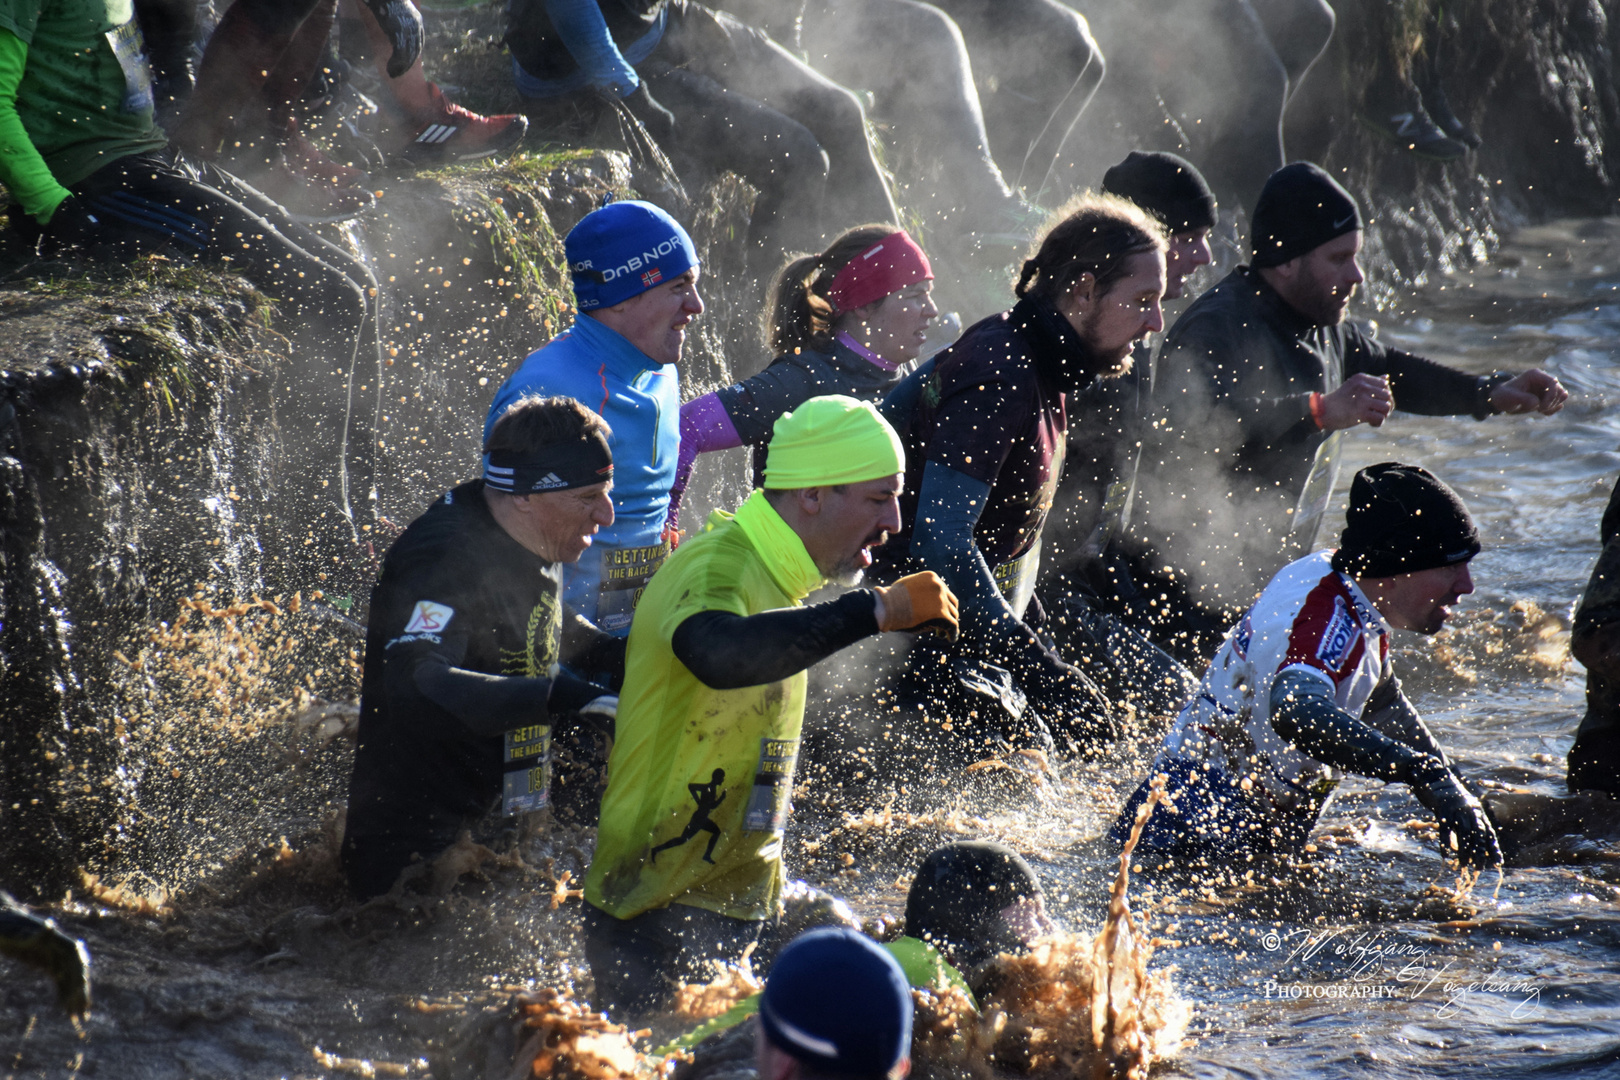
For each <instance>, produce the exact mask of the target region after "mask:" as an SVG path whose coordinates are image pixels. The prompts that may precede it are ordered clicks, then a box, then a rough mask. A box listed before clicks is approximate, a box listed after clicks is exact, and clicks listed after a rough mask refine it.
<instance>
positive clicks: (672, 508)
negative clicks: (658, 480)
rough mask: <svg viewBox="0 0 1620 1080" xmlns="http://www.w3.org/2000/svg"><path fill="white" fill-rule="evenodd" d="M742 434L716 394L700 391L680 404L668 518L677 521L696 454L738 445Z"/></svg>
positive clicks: (727, 448)
mask: <svg viewBox="0 0 1620 1080" xmlns="http://www.w3.org/2000/svg"><path fill="white" fill-rule="evenodd" d="M742 443H743V441H742V436H740V435H738V434H737V425H736V424H734V423H733V422H732V420H731V416H730V415H729V414H728V413H727V412H726V407H725V405H724V404H722V403H721V401H720V398H719V396H718V395H716V394H704V395H703V396H702V397H700V398H694V399H693V400H691V401H688V402H687V403H686V404H685V405H682V406H681V449H680V453H679V454H677V455H676V458H675V486H674V487H672V488H671V489H670V492H669V520H670V522H671V523H678V522H679V520H680V512H681V497H682V496H683V495H685V494H686V485H687V484H689V483H691V481H692V466H693V465H695V464H696V463H697V456H698V455H699V454H706V453H709V452H710V451H712V450H730V449H731V448H732V447H736V446H741V445H742Z"/></svg>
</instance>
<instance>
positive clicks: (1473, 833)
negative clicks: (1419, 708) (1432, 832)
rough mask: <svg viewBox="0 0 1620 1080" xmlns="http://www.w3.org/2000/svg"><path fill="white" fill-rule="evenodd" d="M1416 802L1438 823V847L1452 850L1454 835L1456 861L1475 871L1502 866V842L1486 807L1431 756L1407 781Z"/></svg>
mask: <svg viewBox="0 0 1620 1080" xmlns="http://www.w3.org/2000/svg"><path fill="white" fill-rule="evenodd" d="M1407 783H1409V784H1410V785H1411V786H1412V794H1413V795H1415V796H1417V801H1418V802H1420V803H1422V804H1423V805H1424V806H1426V807H1428V808H1429V810H1430V812H1431V813H1433V814H1434V816H1435V819H1436V820H1437V821H1439V822H1440V847H1441V848H1442V849H1443V850H1447V851H1449V850H1451V848H1452V844H1451V838H1452V837H1455V838H1456V855H1457V861H1458V862H1460V863H1462V865H1464V866H1467V867H1471V868H1473V869H1476V870H1483V869H1485V868H1486V867H1491V866H1501V865H1502V845H1501V843H1500V841H1498V840H1497V837H1496V828H1495V826H1493V825H1492V824H1491V818H1490V815H1489V814H1488V813H1486V811H1485V806H1484V804H1482V803H1481V802H1480V801H1479V800H1478V799H1477V798H1475V797H1474V795H1473V794H1472V793H1471V792H1470V791H1469V790H1468V789H1467V788H1466V787H1464V786H1463V784H1462V781H1461V780H1459V779H1458V778H1457V777H1456V775H1454V774H1453V773H1452V772H1451V770H1450V769H1447V768H1446V767H1445V766H1444V765H1442V764H1440V762H1439V760H1438V759H1436V758H1433V757H1430V758H1427V759H1426V760H1425V762H1424V763H1423V764H1422V765H1420V766H1418V768H1417V769H1415V770H1413V775H1412V776H1411V778H1410V779H1408V780H1407Z"/></svg>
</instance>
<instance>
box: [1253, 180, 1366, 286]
mask: <svg viewBox="0 0 1620 1080" xmlns="http://www.w3.org/2000/svg"><path fill="white" fill-rule="evenodd" d="M1359 228H1361V211H1360V210H1358V209H1357V208H1356V200H1355V198H1354V197H1353V196H1352V195H1351V194H1350V193H1349V192H1348V191H1346V190H1344V188H1343V187H1341V186H1340V185H1339V182H1338V181H1337V180H1335V179H1333V177H1331V176H1329V175H1328V174H1327V173H1325V172H1323V171H1322V170H1321V169H1319V168H1317V167H1316V166H1315V165H1312V164H1311V163H1310V162H1308V161H1296V162H1294V163H1293V164H1292V165H1284V166H1283V167H1282V168H1280V169H1278V170H1277V171H1276V172H1274V173H1272V174H1271V177H1270V179H1268V180H1267V181H1266V186H1265V187H1264V188H1262V189H1261V190H1260V201H1259V202H1257V203H1255V205H1254V222H1253V226H1252V233H1253V237H1254V258H1253V259H1252V260H1251V263H1252V265H1254V266H1281V265H1282V264H1283V263H1285V262H1287V261H1288V260H1290V259H1295V258H1298V257H1299V256H1301V255H1304V254H1305V253H1306V252H1308V251H1314V250H1315V249H1317V248H1319V247H1321V246H1322V245H1323V244H1325V243H1327V242H1328V241H1329V240H1333V239H1336V238H1338V237H1340V236H1343V235H1344V234H1345V233H1347V232H1353V231H1354V230H1356V229H1359Z"/></svg>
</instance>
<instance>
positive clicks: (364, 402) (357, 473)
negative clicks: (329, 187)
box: [72, 151, 382, 569]
mask: <svg viewBox="0 0 1620 1080" xmlns="http://www.w3.org/2000/svg"><path fill="white" fill-rule="evenodd" d="M72 191H73V194H74V195H75V196H76V197H77V198H78V199H79V200H80V201H82V202H83V203H84V205H85V207H86V208H87V209H88V210H89V211H90V212H91V213H93V214H95V215H96V216H97V217H98V218H99V219H100V220H101V221H102V224H103V229H104V232H105V236H104V238H103V240H102V243H101V244H100V245H98V251H97V255H99V256H103V257H111V258H116V259H119V260H123V261H127V260H129V259H131V258H134V257H136V256H139V255H146V254H162V255H167V256H171V257H175V256H178V257H182V258H186V259H195V260H197V261H200V262H207V263H213V264H216V265H223V266H226V267H229V268H231V269H239V270H240V271H241V273H242V276H244V277H246V278H247V279H248V280H249V281H251V282H253V284H254V285H256V286H257V287H258V288H259V290H260V291H261V292H263V293H265V294H266V295H267V296H269V297H270V298H272V299H273V300H275V301H276V302H277V303H279V304H282V305H284V306H285V307H287V308H288V309H289V310H291V311H292V312H294V313H295V314H296V315H297V316H299V318H300V319H301V320H302V321H303V322H304V323H305V324H306V326H307V327H308V328H309V329H310V330H311V331H312V333H311V334H310V335H309V336H307V337H306V336H305V335H303V334H302V333H300V334H296V335H294V336H295V339H296V340H299V341H302V342H305V343H306V344H300V345H298V346H296V347H295V352H294V356H293V358H292V363H291V364H290V365H289V366H288V367H287V368H286V369H284V370H282V371H280V372H278V374H279V376H280V379H279V381H280V382H281V383H282V387H283V391H284V392H283V395H282V397H281V400H280V401H279V402H278V406H279V409H278V411H279V413H280V416H279V420H280V423H281V425H282V427H283V429H284V430H285V431H287V435H288V437H286V438H284V440H283V444H284V447H285V448H286V451H287V453H288V454H289V457H290V458H291V460H290V461H289V465H290V466H291V468H289V469H288V470H287V473H286V475H287V476H288V477H289V480H290V482H291V483H293V484H295V485H297V486H298V489H299V496H303V495H305V494H307V496H308V497H309V499H310V500H311V502H310V505H311V507H312V512H311V513H310V515H309V516H310V518H311V519H312V520H314V519H318V518H319V517H320V516H321V511H323V510H335V511H336V512H337V514H336V518H337V519H339V520H340V521H341V522H342V529H341V531H343V532H346V533H348V534H350V536H351V538H352V539H358V533H357V531H356V530H357V523H356V521H355V518H356V515H358V514H365V515H369V514H370V513H371V493H372V487H373V472H374V467H373V459H374V453H373V447H374V445H375V442H376V437H375V434H374V432H375V430H376V428H375V421H376V414H377V404H378V401H379V400H380V395H381V393H382V348H381V343H380V339H379V338H378V335H377V320H376V312H375V309H374V306H373V305H374V303H375V302H374V301H373V300H372V299H371V297H372V296H375V295H376V278H374V277H373V276H372V274H371V271H370V270H369V269H367V267H366V265H365V264H364V263H362V262H360V261H359V260H358V259H356V258H354V257H353V256H352V255H350V254H348V253H347V252H345V251H344V250H343V249H341V248H339V247H338V246H337V245H335V244H332V243H329V242H327V241H326V240H323V239H322V238H321V237H319V236H317V235H316V234H315V233H314V232H312V231H311V230H310V229H308V228H307V227H305V226H303V225H300V224H298V223H297V222H295V221H293V220H292V218H290V217H289V216H288V215H287V212H286V211H285V210H283V209H282V208H281V207H280V206H278V205H277V204H276V203H274V202H272V201H271V200H270V199H268V198H266V197H265V196H264V195H261V194H260V193H259V192H258V191H256V190H254V189H253V188H252V187H249V186H248V185H247V184H244V183H243V182H242V181H240V180H238V179H236V177H234V176H232V175H231V174H229V173H227V172H225V171H224V170H222V169H219V168H217V167H215V166H213V165H207V164H200V165H199V164H196V163H193V162H190V161H187V160H186V159H184V158H182V157H180V155H178V154H176V153H174V152H173V151H160V152H158V153H152V154H137V155H133V156H131V157H126V158H120V159H119V160H118V161H115V162H113V163H112V164H111V165H107V166H104V167H103V168H101V169H99V170H97V171H96V172H95V173H93V174H91V175H90V177H89V178H88V179H85V180H82V181H80V182H79V183H78V184H75V185H74V186H73V188H72ZM293 429H296V432H297V435H296V437H293V434H292V433H293ZM312 547H314V548H316V549H320V550H312V551H310V552H308V555H309V557H310V558H319V559H320V560H321V561H322V565H323V566H325V567H326V569H331V568H330V566H326V563H327V562H328V561H329V560H330V558H331V554H330V550H329V548H328V546H327V545H322V544H317V545H313V546H312ZM294 550H295V551H296V550H299V549H298V548H295V549H294Z"/></svg>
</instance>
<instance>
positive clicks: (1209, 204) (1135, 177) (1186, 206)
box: [1102, 150, 1215, 233]
mask: <svg viewBox="0 0 1620 1080" xmlns="http://www.w3.org/2000/svg"><path fill="white" fill-rule="evenodd" d="M1102 189H1103V194H1105V195H1118V196H1119V197H1120V198H1122V199H1129V200H1130V201H1131V202H1133V203H1135V204H1136V205H1137V206H1140V207H1141V208H1142V209H1144V210H1146V211H1148V212H1149V213H1150V214H1155V215H1157V216H1158V218H1159V220H1161V221H1163V222H1164V224H1165V226H1166V227H1167V228H1169V230H1170V231H1171V232H1173V233H1178V232H1191V231H1192V230H1194V229H1213V228H1214V227H1215V193H1214V192H1213V191H1211V190H1210V189H1209V184H1208V183H1207V182H1206V181H1205V180H1204V177H1203V174H1201V173H1200V172H1199V171H1198V170H1197V169H1195V168H1193V164H1192V162H1190V161H1188V160H1187V159H1186V158H1184V157H1179V156H1177V155H1175V154H1167V153H1165V152H1163V151H1160V150H1151V151H1147V152H1145V153H1144V152H1143V151H1141V150H1132V151H1131V153H1130V156H1128V157H1127V158H1126V159H1125V160H1124V161H1122V162H1120V163H1119V164H1118V165H1115V166H1114V167H1113V168H1111V169H1109V170H1108V171H1107V172H1105V173H1103V182H1102Z"/></svg>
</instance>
